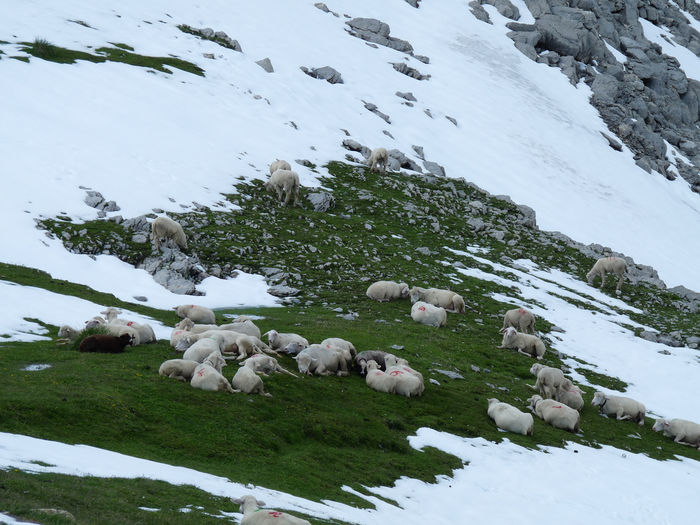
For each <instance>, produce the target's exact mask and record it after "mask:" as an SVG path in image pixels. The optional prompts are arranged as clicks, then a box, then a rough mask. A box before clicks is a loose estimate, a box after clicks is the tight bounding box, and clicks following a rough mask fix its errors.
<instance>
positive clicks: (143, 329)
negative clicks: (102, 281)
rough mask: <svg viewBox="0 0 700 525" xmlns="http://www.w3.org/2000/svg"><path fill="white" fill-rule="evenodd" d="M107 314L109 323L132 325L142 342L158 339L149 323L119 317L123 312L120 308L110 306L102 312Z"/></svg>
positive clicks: (152, 341) (151, 341)
mask: <svg viewBox="0 0 700 525" xmlns="http://www.w3.org/2000/svg"><path fill="white" fill-rule="evenodd" d="M100 313H101V314H103V315H104V316H105V318H106V319H107V322H108V323H109V324H121V325H124V326H130V327H131V328H133V329H134V330H136V331H137V332H138V333H139V341H140V344H145V343H154V342H155V341H156V334H155V332H154V331H153V328H151V325H149V324H146V323H144V324H141V323H135V322H134V321H127V320H126V319H119V317H118V315H119V314H121V313H122V311H121V310H119V309H118V308H113V307H111V306H110V307H109V308H107V309H106V310H103V311H101V312H100Z"/></svg>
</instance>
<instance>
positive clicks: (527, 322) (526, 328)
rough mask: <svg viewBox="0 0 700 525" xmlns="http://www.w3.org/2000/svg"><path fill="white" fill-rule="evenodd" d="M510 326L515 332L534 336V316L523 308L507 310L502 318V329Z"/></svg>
mask: <svg viewBox="0 0 700 525" xmlns="http://www.w3.org/2000/svg"><path fill="white" fill-rule="evenodd" d="M509 326H512V327H513V328H515V329H516V330H518V331H520V332H523V333H528V332H529V333H531V334H532V335H535V314H533V313H532V312H531V311H529V310H525V308H515V309H513V310H508V311H507V312H506V315H504V316H503V328H502V329H501V331H503V330H505V329H506V328H508V327H509Z"/></svg>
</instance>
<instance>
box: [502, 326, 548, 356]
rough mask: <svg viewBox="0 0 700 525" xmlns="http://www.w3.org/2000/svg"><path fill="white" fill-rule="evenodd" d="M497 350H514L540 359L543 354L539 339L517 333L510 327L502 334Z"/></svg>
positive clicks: (542, 346)
mask: <svg viewBox="0 0 700 525" xmlns="http://www.w3.org/2000/svg"><path fill="white" fill-rule="evenodd" d="M498 348H515V349H517V350H518V352H520V353H521V354H523V355H527V356H530V357H535V358H537V359H542V356H543V355H544V352H545V347H544V343H543V342H542V341H541V340H540V338H539V337H535V336H534V335H530V334H522V333H520V332H517V331H516V330H515V328H513V327H512V326H511V327H509V328H506V330H505V332H503V341H501V346H499V347H498Z"/></svg>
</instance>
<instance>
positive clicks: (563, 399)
mask: <svg viewBox="0 0 700 525" xmlns="http://www.w3.org/2000/svg"><path fill="white" fill-rule="evenodd" d="M581 394H585V392H584V391H583V390H581V389H580V388H579V387H578V386H576V385H574V384H573V383H572V382H571V380H570V379H565V380H564V382H563V383H562V384H561V385H560V386H559V387H558V388H557V390H556V393H555V395H554V399H555V400H556V401H559V402H560V403H564V404H565V405H566V406H568V407H570V408H573V409H574V410H578V411H580V410H581V409H582V408H583V406H584V402H583V397H581Z"/></svg>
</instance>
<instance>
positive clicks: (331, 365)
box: [293, 344, 348, 376]
mask: <svg viewBox="0 0 700 525" xmlns="http://www.w3.org/2000/svg"><path fill="white" fill-rule="evenodd" d="M293 359H295V360H296V362H297V366H298V367H299V372H301V373H302V374H308V375H313V374H314V373H316V374H318V375H320V376H329V375H333V374H337V375H339V376H347V375H348V364H347V361H346V360H345V357H344V355H343V353H342V352H341V351H340V350H339V349H338V348H336V347H330V348H329V347H326V346H323V345H317V344H314V345H311V346H309V347H308V348H305V349H304V350H302V351H301V352H299V354H297V355H295V356H294V357H293Z"/></svg>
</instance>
